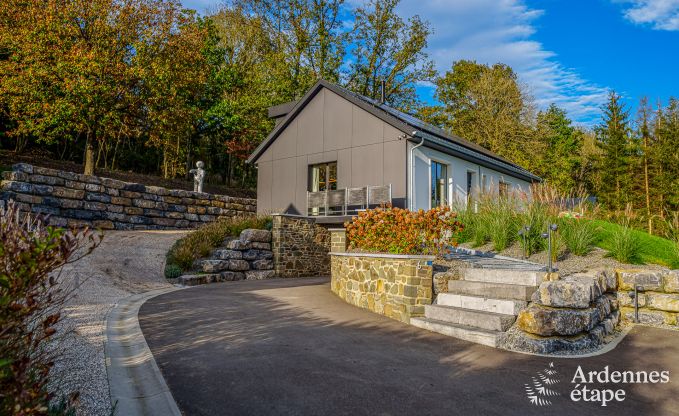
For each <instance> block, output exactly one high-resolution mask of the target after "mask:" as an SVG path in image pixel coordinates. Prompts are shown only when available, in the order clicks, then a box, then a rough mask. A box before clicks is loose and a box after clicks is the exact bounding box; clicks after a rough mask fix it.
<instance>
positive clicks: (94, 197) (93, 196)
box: [85, 192, 111, 204]
mask: <svg viewBox="0 0 679 416" xmlns="http://www.w3.org/2000/svg"><path fill="white" fill-rule="evenodd" d="M85 200H86V201H95V202H103V203H105V204H110V203H111V196H110V195H107V194H100V193H90V192H88V193H87V194H86V195H85Z"/></svg>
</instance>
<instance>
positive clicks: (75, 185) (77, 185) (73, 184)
mask: <svg viewBox="0 0 679 416" xmlns="http://www.w3.org/2000/svg"><path fill="white" fill-rule="evenodd" d="M85 185H86V184H85V183H83V182H80V181H69V180H67V181H66V182H65V183H64V186H65V187H66V188H69V189H80V190H85Z"/></svg>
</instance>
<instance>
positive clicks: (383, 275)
mask: <svg viewBox="0 0 679 416" xmlns="http://www.w3.org/2000/svg"><path fill="white" fill-rule="evenodd" d="M330 256H331V278H332V281H331V288H332V291H333V292H334V293H335V294H336V295H338V296H339V297H340V298H342V299H344V300H345V301H346V302H347V303H350V304H352V305H355V306H359V307H361V308H365V309H368V310H370V311H372V312H375V313H379V314H381V315H385V316H388V317H390V318H393V319H396V320H399V321H402V322H406V323H410V318H411V317H414V316H423V315H424V306H425V305H430V304H431V302H432V270H433V269H432V263H433V260H434V256H417V255H395V254H371V253H330Z"/></svg>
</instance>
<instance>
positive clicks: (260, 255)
mask: <svg viewBox="0 0 679 416" xmlns="http://www.w3.org/2000/svg"><path fill="white" fill-rule="evenodd" d="M272 258H273V253H272V252H271V251H266V250H253V249H250V250H247V251H244V252H243V259H244V260H269V259H272Z"/></svg>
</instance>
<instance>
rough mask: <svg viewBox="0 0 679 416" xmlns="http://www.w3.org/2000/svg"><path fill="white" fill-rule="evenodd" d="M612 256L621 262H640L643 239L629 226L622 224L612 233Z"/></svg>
mask: <svg viewBox="0 0 679 416" xmlns="http://www.w3.org/2000/svg"><path fill="white" fill-rule="evenodd" d="M610 243H611V247H610V250H609V252H608V255H609V256H610V257H613V258H615V259H616V260H618V261H619V262H621V263H639V262H640V261H641V259H640V256H641V250H642V245H641V240H639V238H638V237H637V235H636V234H635V233H634V230H632V228H630V227H628V226H621V227H619V228H618V229H616V230H615V231H613V234H612V235H611V241H610Z"/></svg>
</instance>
